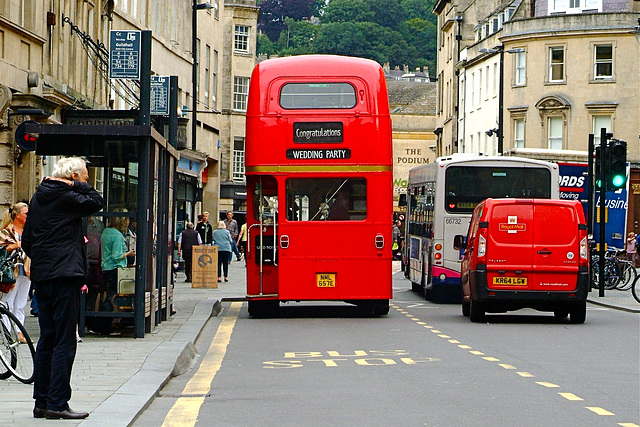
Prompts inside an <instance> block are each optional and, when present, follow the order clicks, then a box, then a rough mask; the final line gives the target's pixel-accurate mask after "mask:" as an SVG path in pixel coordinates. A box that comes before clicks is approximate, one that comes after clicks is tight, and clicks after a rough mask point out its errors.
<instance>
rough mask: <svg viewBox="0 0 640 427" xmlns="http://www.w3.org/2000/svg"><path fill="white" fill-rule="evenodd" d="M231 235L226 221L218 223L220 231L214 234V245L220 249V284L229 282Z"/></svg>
mask: <svg viewBox="0 0 640 427" xmlns="http://www.w3.org/2000/svg"><path fill="white" fill-rule="evenodd" d="M232 241H233V240H231V234H230V233H229V230H227V225H226V224H225V223H224V221H220V222H218V229H217V230H216V231H214V232H213V244H214V245H215V246H217V247H218V282H222V272H223V271H224V281H225V282H228V281H229V260H230V259H231V242H232Z"/></svg>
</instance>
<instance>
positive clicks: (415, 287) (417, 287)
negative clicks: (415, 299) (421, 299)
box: [411, 282, 422, 293]
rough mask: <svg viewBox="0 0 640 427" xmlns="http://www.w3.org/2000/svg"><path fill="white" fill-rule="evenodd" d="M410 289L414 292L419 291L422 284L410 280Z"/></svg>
mask: <svg viewBox="0 0 640 427" xmlns="http://www.w3.org/2000/svg"><path fill="white" fill-rule="evenodd" d="M411 290H412V291H413V292H415V293H420V292H421V291H422V286H420V284H419V283H415V282H411Z"/></svg>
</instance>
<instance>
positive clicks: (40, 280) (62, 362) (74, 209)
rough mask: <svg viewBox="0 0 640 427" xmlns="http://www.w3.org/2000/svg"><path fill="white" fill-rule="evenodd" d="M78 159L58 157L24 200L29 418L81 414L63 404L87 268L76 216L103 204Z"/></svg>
mask: <svg viewBox="0 0 640 427" xmlns="http://www.w3.org/2000/svg"><path fill="white" fill-rule="evenodd" d="M88 180H89V172H88V171H87V165H86V162H85V160H84V159H82V158H80V157H67V158H63V159H60V160H59V161H58V162H57V164H56V166H55V168H54V171H53V174H52V176H51V177H47V178H45V179H44V180H43V181H42V182H41V183H40V185H39V186H38V189H37V190H36V193H35V194H34V195H33V197H32V198H31V202H30V204H29V215H28V216H27V221H26V223H25V226H24V232H23V234H22V248H23V249H24V251H25V252H26V254H27V255H28V256H29V257H30V258H31V261H32V264H31V280H33V283H34V285H35V290H36V294H37V295H38V308H39V310H40V315H39V316H38V322H39V324H40V339H39V340H38V346H37V348H36V356H35V359H34V374H33V375H34V390H33V397H34V399H35V407H34V409H33V416H34V418H45V417H46V418H48V419H83V418H86V417H88V416H89V413H87V412H76V411H73V410H72V409H71V408H70V407H69V400H70V399H71V384H70V380H71V370H72V367H73V361H74V359H75V356H76V348H77V345H78V343H77V340H76V327H77V325H78V316H79V314H80V289H81V288H82V286H83V285H84V284H85V277H86V274H87V245H86V243H85V237H84V232H83V228H82V218H83V217H86V216H89V215H91V214H93V213H95V212H97V211H99V210H100V209H102V208H103V207H104V205H105V201H104V199H103V198H102V196H101V195H100V193H98V192H97V191H96V190H95V189H94V188H92V187H91V186H90V185H89V184H88V183H87V181H88Z"/></svg>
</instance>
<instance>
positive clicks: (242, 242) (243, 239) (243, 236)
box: [237, 222, 247, 265]
mask: <svg viewBox="0 0 640 427" xmlns="http://www.w3.org/2000/svg"><path fill="white" fill-rule="evenodd" d="M237 244H238V245H239V246H240V249H242V251H241V253H242V254H243V255H244V263H245V265H246V264H247V223H246V222H245V223H244V224H242V226H241V227H240V234H238V240H237Z"/></svg>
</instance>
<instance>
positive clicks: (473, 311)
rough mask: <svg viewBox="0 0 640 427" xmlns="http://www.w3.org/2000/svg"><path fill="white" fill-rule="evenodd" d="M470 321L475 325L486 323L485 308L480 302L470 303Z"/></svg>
mask: <svg viewBox="0 0 640 427" xmlns="http://www.w3.org/2000/svg"><path fill="white" fill-rule="evenodd" d="M469 319H470V320H471V321H472V322H474V323H478V322H484V308H483V307H482V304H481V303H480V302H479V301H474V300H471V302H470V303H469Z"/></svg>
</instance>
